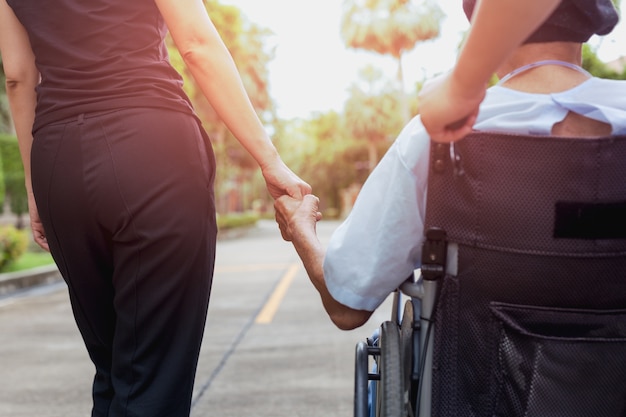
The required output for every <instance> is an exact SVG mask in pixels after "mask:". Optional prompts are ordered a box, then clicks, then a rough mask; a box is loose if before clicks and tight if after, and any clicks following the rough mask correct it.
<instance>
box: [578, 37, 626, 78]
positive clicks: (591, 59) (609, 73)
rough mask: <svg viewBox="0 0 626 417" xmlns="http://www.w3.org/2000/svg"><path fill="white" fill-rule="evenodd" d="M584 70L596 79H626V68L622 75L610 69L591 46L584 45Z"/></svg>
mask: <svg viewBox="0 0 626 417" xmlns="http://www.w3.org/2000/svg"><path fill="white" fill-rule="evenodd" d="M583 68H584V69H586V70H587V71H589V72H590V73H591V75H593V76H595V77H599V78H608V79H613V80H625V79H626V67H625V68H623V69H622V72H621V73H619V72H617V71H615V70H614V69H612V68H610V67H609V66H608V65H607V64H606V63H604V62H602V61H601V60H600V58H598V56H597V55H596V54H595V52H594V51H593V49H592V48H591V46H589V44H584V45H583Z"/></svg>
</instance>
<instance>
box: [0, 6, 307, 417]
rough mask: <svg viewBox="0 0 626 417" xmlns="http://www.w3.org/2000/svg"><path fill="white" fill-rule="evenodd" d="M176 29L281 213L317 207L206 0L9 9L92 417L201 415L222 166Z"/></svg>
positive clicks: (12, 73)
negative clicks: (84, 355)
mask: <svg viewBox="0 0 626 417" xmlns="http://www.w3.org/2000/svg"><path fill="white" fill-rule="evenodd" d="M166 26H167V28H169V30H170V32H171V34H172V37H173V39H174V41H175V43H176V45H177V47H178V49H179V50H180V52H181V54H182V56H183V58H184V60H185V62H186V64H187V65H188V67H189V68H190V70H191V72H192V73H193V75H194V77H195V79H196V81H197V82H198V84H199V85H200V86H201V88H202V90H203V92H204V94H205V95H206V97H207V99H208V100H209V101H210V103H211V105H212V106H213V107H214V108H215V110H216V111H217V113H218V114H219V115H220V117H221V118H222V120H223V121H224V123H225V124H226V125H227V126H228V128H229V129H230V130H231V132H232V133H233V134H234V136H235V137H236V138H237V139H238V140H239V141H240V142H241V143H242V145H243V146H244V147H245V148H246V149H247V150H248V151H249V152H250V153H251V154H252V156H253V157H254V158H255V160H256V161H257V163H258V164H259V166H260V168H261V170H262V173H263V176H264V178H265V180H266V183H267V186H268V189H269V191H270V193H271V194H272V196H273V197H274V198H276V197H278V196H280V195H283V194H288V195H291V196H293V197H297V198H300V197H302V195H304V194H307V193H309V192H310V187H309V186H308V184H306V183H304V182H303V181H302V180H301V179H300V178H298V177H297V176H296V175H295V174H294V173H293V172H291V171H290V170H289V168H287V167H286V166H285V164H284V163H283V162H282V160H281V159H280V156H279V155H278V153H277V152H276V149H275V148H274V146H273V145H272V143H271V140H270V139H269V137H268V135H267V133H266V132H265V130H264V128H263V126H262V125H261V123H260V121H259V119H258V118H257V116H256V114H255V112H254V110H253V108H252V106H251V104H250V101H249V99H248V97H247V95H246V93H245V91H244V89H243V86H242V84H241V80H240V78H239V75H238V72H237V70H236V68H235V65H234V63H233V61H232V58H231V56H230V54H229V53H228V50H227V49H226V47H225V46H224V44H223V42H222V40H221V39H220V37H219V35H218V33H217V31H216V30H215V27H214V26H213V24H212V22H211V20H210V19H209V17H208V15H207V13H206V10H205V8H204V5H203V3H202V1H201V0H92V1H80V0H48V1H45V2H41V1H37V0H0V52H1V53H2V57H3V64H4V69H5V73H6V76H7V94H8V97H9V100H10V105H11V112H12V115H13V118H14V122H15V127H16V131H17V136H18V140H19V144H20V150H21V153H22V158H23V162H24V168H25V174H26V187H27V191H28V195H29V211H30V219H31V228H32V230H33V236H34V239H35V241H36V242H37V243H38V244H39V245H40V246H42V247H43V248H46V249H48V248H49V250H50V252H51V253H52V255H53V257H54V259H55V261H56V263H57V265H58V267H59V270H60V271H61V273H62V275H63V277H64V279H65V280H66V282H67V284H68V287H69V293H70V300H71V303H72V307H73V312H74V316H75V318H76V322H77V324H78V327H79V329H80V332H81V334H82V337H83V339H84V341H85V345H86V347H87V350H88V352H89V355H90V357H91V360H92V361H93V363H94V364H95V367H96V374H95V378H94V383H93V411H92V416H128V417H130V416H145V417H159V416H171V417H181V416H186V415H189V412H190V403H191V395H192V389H193V383H194V376H195V371H196V366H197V361H198V355H199V351H200V344H201V340H202V334H203V329H204V325H205V319H206V311H207V306H208V300H209V294H210V289H211V280H212V276H213V266H214V257H215V239H216V233H217V228H216V223H215V204H214V194H213V180H214V175H215V161H214V156H213V152H212V148H211V144H210V142H209V139H208V137H207V136H206V133H205V132H204V130H203V129H202V126H201V125H200V122H199V120H198V118H197V116H196V115H195V113H194V110H193V108H192V106H191V103H190V102H189V99H188V98H187V96H186V95H185V93H184V92H183V90H182V79H181V77H180V76H179V74H178V73H176V71H175V70H174V69H173V68H172V67H171V65H170V63H169V60H168V55H167V50H166V48H165V45H164V37H165V35H166V32H167V28H166Z"/></svg>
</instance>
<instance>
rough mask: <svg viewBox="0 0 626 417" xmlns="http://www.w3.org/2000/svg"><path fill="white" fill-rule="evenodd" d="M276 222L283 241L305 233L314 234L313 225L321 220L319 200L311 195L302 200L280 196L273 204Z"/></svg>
mask: <svg viewBox="0 0 626 417" xmlns="http://www.w3.org/2000/svg"><path fill="white" fill-rule="evenodd" d="M274 209H275V210H276V222H277V223H278V227H279V228H280V234H281V235H282V237H283V239H284V240H286V241H288V242H290V241H291V240H293V239H294V236H297V235H303V234H306V233H307V232H313V233H315V224H316V223H317V222H318V221H320V220H321V219H322V213H320V212H319V198H317V197H316V196H314V195H312V194H307V195H305V196H303V198H302V199H296V198H291V197H289V196H282V197H279V198H277V199H276V201H275V202H274Z"/></svg>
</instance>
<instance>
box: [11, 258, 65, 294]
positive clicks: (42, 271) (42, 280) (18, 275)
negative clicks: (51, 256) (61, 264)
mask: <svg viewBox="0 0 626 417" xmlns="http://www.w3.org/2000/svg"><path fill="white" fill-rule="evenodd" d="M61 280H62V277H61V273H60V272H59V269H58V268H57V266H56V265H55V264H52V265H45V266H40V267H37V268H32V269H27V270H25V271H18V272H8V273H4V274H0V295H6V294H9V293H12V292H14V291H18V290H21V289H24V288H28V287H33V286H36V285H42V284H49V283H53V282H57V281H61Z"/></svg>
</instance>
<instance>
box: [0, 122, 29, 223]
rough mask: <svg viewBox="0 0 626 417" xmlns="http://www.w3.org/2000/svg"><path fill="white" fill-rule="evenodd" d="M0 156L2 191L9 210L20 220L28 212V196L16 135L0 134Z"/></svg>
mask: <svg viewBox="0 0 626 417" xmlns="http://www.w3.org/2000/svg"><path fill="white" fill-rule="evenodd" d="M0 158H2V172H3V176H4V181H3V186H4V187H3V188H4V193H5V195H6V198H7V200H8V202H9V204H10V207H11V211H12V212H13V214H15V215H17V216H18V219H19V220H20V221H21V220H22V219H21V217H22V215H24V214H26V213H28V198H27V195H26V186H25V185H24V166H23V165H22V158H21V156H20V148H19V145H18V143H17V137H15V136H14V135H7V134H0ZM3 200H4V194H3ZM0 211H1V207H0Z"/></svg>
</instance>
